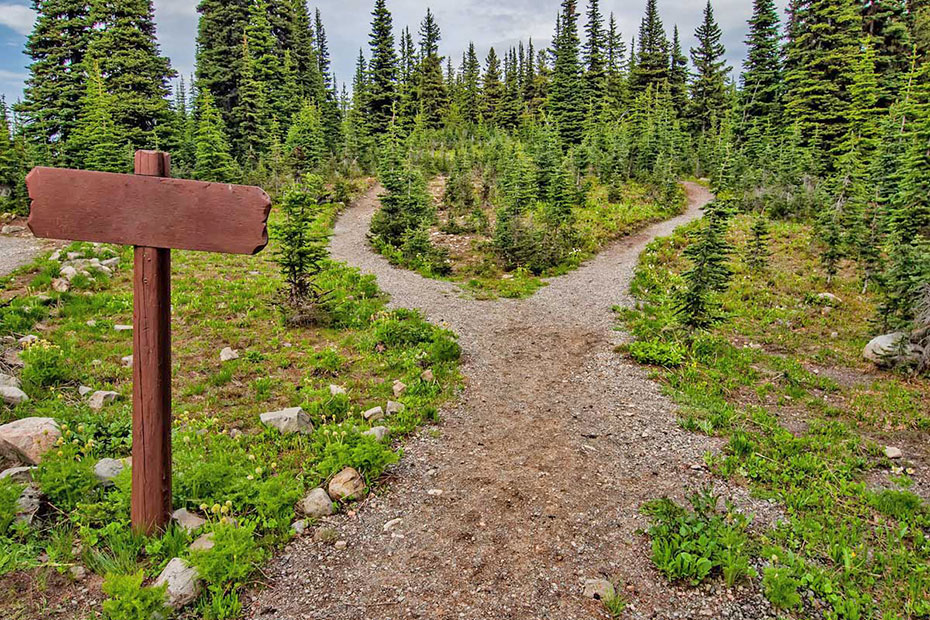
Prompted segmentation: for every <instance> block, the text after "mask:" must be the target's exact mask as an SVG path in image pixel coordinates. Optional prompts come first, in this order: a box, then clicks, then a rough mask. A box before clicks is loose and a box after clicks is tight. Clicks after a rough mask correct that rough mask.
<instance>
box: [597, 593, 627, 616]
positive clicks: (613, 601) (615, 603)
mask: <svg viewBox="0 0 930 620" xmlns="http://www.w3.org/2000/svg"><path fill="white" fill-rule="evenodd" d="M603 603H604V609H606V610H607V613H608V614H610V617H611V618H619V617H620V616H621V614H623V612H624V611H625V610H626V608H627V605H629V603H628V602H627V600H626V598H624V596H623V595H622V594H614V595H613V596H612V597H610V598H608V599H606V600H604V601H603Z"/></svg>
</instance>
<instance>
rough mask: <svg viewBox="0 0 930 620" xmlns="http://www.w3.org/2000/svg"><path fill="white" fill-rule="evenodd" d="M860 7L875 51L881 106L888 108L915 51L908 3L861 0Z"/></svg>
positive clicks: (879, 105)
mask: <svg viewBox="0 0 930 620" xmlns="http://www.w3.org/2000/svg"><path fill="white" fill-rule="evenodd" d="M860 10H861V13H862V29H863V32H864V34H865V36H866V37H867V38H868V39H869V40H871V42H872V45H873V46H874V49H875V51H876V55H875V71H876V73H877V74H878V78H879V79H878V83H879V85H880V87H881V94H880V98H879V101H878V107H880V108H883V109H887V108H888V107H890V106H891V104H892V103H894V101H895V100H896V99H897V97H898V94H899V93H900V91H901V89H902V87H903V85H904V83H905V79H906V77H907V74H908V68H909V60H910V56H911V52H912V50H913V42H912V40H911V31H910V29H909V28H908V15H907V6H906V3H905V1H904V0H861V9H860Z"/></svg>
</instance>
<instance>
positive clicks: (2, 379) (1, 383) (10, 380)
mask: <svg viewBox="0 0 930 620" xmlns="http://www.w3.org/2000/svg"><path fill="white" fill-rule="evenodd" d="M0 387H15V388H21V387H23V384H22V383H20V381H19V379H18V378H16V377H14V376H13V375H5V374H2V373H0Z"/></svg>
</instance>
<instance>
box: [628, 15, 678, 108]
mask: <svg viewBox="0 0 930 620" xmlns="http://www.w3.org/2000/svg"><path fill="white" fill-rule="evenodd" d="M669 67H670V63H669V48H668V37H667V36H666V34H665V28H664V26H663V25H662V19H661V18H660V17H659V8H658V5H657V0H646V15H645V16H644V17H643V20H642V22H641V23H640V26H639V48H638V50H637V52H636V63H635V66H634V67H632V68H631V70H630V85H631V87H632V88H633V90H634V91H635V92H637V93H639V92H642V91H644V90H646V88H647V87H648V86H649V85H650V84H657V83H659V82H662V81H664V80H667V79H668V72H669Z"/></svg>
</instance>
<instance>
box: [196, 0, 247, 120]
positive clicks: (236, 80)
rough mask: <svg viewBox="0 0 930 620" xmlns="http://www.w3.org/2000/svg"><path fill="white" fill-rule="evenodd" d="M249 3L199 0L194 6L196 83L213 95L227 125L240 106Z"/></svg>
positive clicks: (241, 0) (232, 0)
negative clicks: (243, 50) (196, 21)
mask: <svg viewBox="0 0 930 620" xmlns="http://www.w3.org/2000/svg"><path fill="white" fill-rule="evenodd" d="M249 4H250V2H249V0H200V4H199V5H198V6H197V11H198V13H200V22H199V24H198V26H197V46H196V49H197V76H196V77H197V84H198V86H199V87H200V88H201V89H207V90H209V91H210V93H211V94H212V95H213V97H215V99H216V105H217V107H218V108H219V110H220V113H221V115H222V118H223V122H224V123H226V124H231V121H232V112H233V110H234V109H235V108H236V107H237V106H238V105H239V85H240V84H241V80H242V77H241V72H242V68H243V65H242V34H243V32H244V31H245V26H246V24H247V23H248V20H249ZM233 124H234V123H233Z"/></svg>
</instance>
